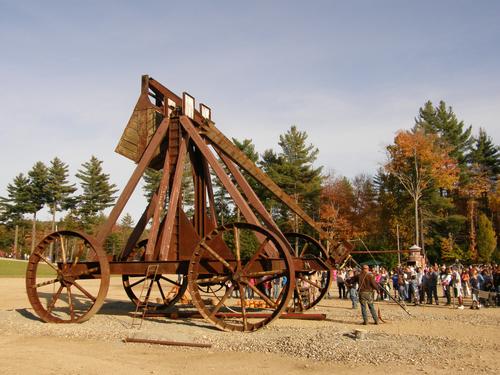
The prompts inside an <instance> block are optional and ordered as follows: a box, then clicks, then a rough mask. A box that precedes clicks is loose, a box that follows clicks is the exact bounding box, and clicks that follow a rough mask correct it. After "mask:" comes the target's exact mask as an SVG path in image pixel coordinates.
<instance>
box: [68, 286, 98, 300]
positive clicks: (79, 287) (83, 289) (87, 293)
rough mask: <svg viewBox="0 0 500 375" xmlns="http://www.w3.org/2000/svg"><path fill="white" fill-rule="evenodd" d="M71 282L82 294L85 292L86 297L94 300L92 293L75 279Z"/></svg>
mask: <svg viewBox="0 0 500 375" xmlns="http://www.w3.org/2000/svg"><path fill="white" fill-rule="evenodd" d="M72 284H73V285H74V286H76V287H77V288H78V290H79V291H80V292H82V293H83V294H85V295H86V296H87V298H88V299H90V300H92V301H93V302H95V300H96V298H95V297H94V296H93V295H92V294H90V293H89V292H88V291H87V290H86V289H85V288H83V287H82V286H81V285H80V284H78V283H77V282H76V281H73V283H72Z"/></svg>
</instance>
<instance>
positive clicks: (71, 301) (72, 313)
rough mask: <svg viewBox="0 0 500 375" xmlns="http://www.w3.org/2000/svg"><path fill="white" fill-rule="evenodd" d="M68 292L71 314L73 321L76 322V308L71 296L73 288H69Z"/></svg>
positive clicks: (67, 288)
mask: <svg viewBox="0 0 500 375" xmlns="http://www.w3.org/2000/svg"><path fill="white" fill-rule="evenodd" d="M66 290H67V291H68V292H67V293H68V305H69V314H70V317H71V320H75V308H74V306H73V297H72V295H71V287H70V286H67V287H66Z"/></svg>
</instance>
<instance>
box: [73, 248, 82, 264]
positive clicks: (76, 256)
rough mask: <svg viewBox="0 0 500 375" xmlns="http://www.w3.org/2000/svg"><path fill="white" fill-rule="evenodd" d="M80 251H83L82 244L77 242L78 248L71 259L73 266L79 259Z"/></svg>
mask: <svg viewBox="0 0 500 375" xmlns="http://www.w3.org/2000/svg"><path fill="white" fill-rule="evenodd" d="M82 252H83V244H78V250H77V251H76V255H75V259H74V260H73V266H75V265H76V264H77V263H78V261H79V260H80V257H81V256H82Z"/></svg>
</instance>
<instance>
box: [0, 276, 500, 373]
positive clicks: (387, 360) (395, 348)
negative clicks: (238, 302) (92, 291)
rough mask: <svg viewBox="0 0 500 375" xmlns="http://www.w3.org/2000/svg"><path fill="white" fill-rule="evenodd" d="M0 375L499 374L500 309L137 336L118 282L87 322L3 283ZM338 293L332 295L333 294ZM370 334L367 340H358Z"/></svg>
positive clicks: (342, 309)
mask: <svg viewBox="0 0 500 375" xmlns="http://www.w3.org/2000/svg"><path fill="white" fill-rule="evenodd" d="M0 292H1V295H2V298H1V299H0V332H2V335H1V336H0V355H1V358H2V361H0V373H1V374H28V373H35V374H62V373H67V374H99V375H107V374H118V373H124V374H125V373H126V374H133V373H137V374H160V373H162V374H199V373H207V374H235V373H238V374H254V373H259V374H273V375H275V374H277V373H280V374H281V373H284V374H311V373H314V374H327V373H328V374H332V373H341V374H359V373H364V374H386V373H387V372H388V371H390V372H392V373H394V374H405V373H415V372H417V373H427V374H448V373H452V372H458V373H466V372H469V373H470V372H471V371H473V372H474V373H498V370H499V369H500V355H499V349H500V309H498V308H488V309H486V308H484V309H481V310H470V309H468V308H466V309H465V310H457V309H453V308H450V307H446V306H442V305H440V306H425V307H413V306H409V307H408V309H409V311H410V312H411V314H412V316H411V317H410V316H408V315H407V314H406V313H405V312H404V311H403V310H401V309H400V308H399V307H398V306H397V305H395V304H394V303H387V302H382V303H379V304H378V307H379V308H380V310H381V314H382V317H383V318H384V320H385V321H386V322H385V323H383V324H380V325H378V326H375V325H368V326H361V325H360V324H359V322H360V320H361V318H360V312H359V310H352V309H351V306H350V301H346V300H339V299H338V298H333V299H324V300H323V301H322V302H321V303H320V304H319V306H318V307H317V308H316V309H315V310H314V311H313V312H314V313H325V314H326V315H327V320H325V321H304V320H288V319H287V320H281V319H280V320H278V321H275V322H273V323H271V324H270V325H269V326H267V327H266V328H265V329H263V330H260V331H258V332H255V333H250V334H241V333H226V332H220V331H218V330H216V329H213V328H212V327H211V326H210V325H208V324H207V323H205V322H204V321H203V320H201V319H190V320H168V319H165V318H155V319H149V320H147V321H145V322H144V325H143V327H142V329H141V330H140V331H137V330H134V331H131V330H130V328H129V326H130V323H131V318H130V317H129V316H128V312H130V311H133V310H134V308H133V306H132V304H131V303H130V302H128V299H127V297H126V295H125V292H124V291H123V289H122V287H121V280H120V279H119V278H112V282H111V286H110V291H109V293H108V299H107V301H106V302H105V305H104V306H103V308H102V309H101V311H100V312H99V313H98V314H97V315H96V316H94V317H93V318H92V319H90V320H89V321H88V322H86V323H83V324H74V325H72V324H69V325H68V324H64V325H61V324H59V325H55V324H47V323H43V322H41V321H40V320H38V319H37V318H36V317H35V316H34V315H33V313H32V308H31V306H30V304H29V302H28V299H27V297H26V292H25V287H24V279H19V278H0ZM335 292H336V291H335V290H332V294H335ZM361 328H362V329H365V330H366V331H367V337H366V339H365V340H355V339H354V338H353V337H352V332H353V331H354V330H355V329H361ZM132 335H133V336H144V337H154V338H159V339H163V340H178V341H195V342H205V343H211V344H212V348H209V349H200V348H182V347H169V346H159V345H146V344H130V343H128V344H127V343H124V342H123V338H124V337H127V336H132Z"/></svg>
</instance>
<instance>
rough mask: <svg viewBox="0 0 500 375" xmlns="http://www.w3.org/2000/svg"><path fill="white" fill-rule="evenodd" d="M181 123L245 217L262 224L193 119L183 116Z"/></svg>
mask: <svg viewBox="0 0 500 375" xmlns="http://www.w3.org/2000/svg"><path fill="white" fill-rule="evenodd" d="M180 123H181V124H182V126H183V127H184V129H185V130H186V132H187V133H188V134H189V136H190V137H191V139H192V140H193V142H194V144H195V145H196V147H198V149H199V150H200V151H201V153H202V154H203V156H204V157H205V159H206V160H207V162H208V164H209V165H210V166H211V167H212V169H213V171H214V172H215V174H216V175H217V177H218V178H219V179H220V181H221V182H222V185H224V187H225V188H226V190H227V192H228V193H229V195H230V196H231V198H233V200H234V203H235V204H236V205H237V206H238V208H239V209H240V210H241V213H242V214H243V216H244V217H245V219H246V220H247V221H248V222H249V223H251V224H255V225H261V224H260V222H259V220H258V219H257V216H255V214H254V213H253V211H252V209H251V208H250V206H249V205H248V203H247V202H246V201H245V199H244V198H243V196H242V195H241V193H240V192H239V191H238V189H237V188H236V186H234V184H233V183H232V182H231V179H230V178H229V177H228V176H227V174H226V172H225V171H224V169H223V168H222V167H221V165H220V164H219V162H218V161H217V159H216V158H215V156H214V155H213V153H212V152H211V151H210V149H209V148H208V146H207V145H206V144H205V142H204V141H203V139H202V138H201V136H200V135H199V134H198V131H197V130H196V129H195V127H194V126H193V123H192V122H191V120H190V119H189V118H188V117H187V116H181V117H180Z"/></svg>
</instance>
